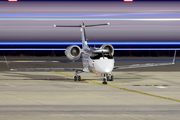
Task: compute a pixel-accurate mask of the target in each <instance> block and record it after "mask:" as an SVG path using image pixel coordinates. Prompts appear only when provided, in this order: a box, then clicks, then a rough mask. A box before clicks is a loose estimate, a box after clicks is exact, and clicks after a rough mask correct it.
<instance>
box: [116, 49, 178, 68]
mask: <svg viewBox="0 0 180 120" xmlns="http://www.w3.org/2000/svg"><path fill="white" fill-rule="evenodd" d="M175 62H176V50H175V52H174V58H173V61H172V62H171V63H146V64H133V65H124V66H115V67H114V70H117V69H128V68H140V67H153V66H164V65H173V64H175Z"/></svg>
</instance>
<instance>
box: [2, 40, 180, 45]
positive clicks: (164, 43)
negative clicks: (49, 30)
mask: <svg viewBox="0 0 180 120" xmlns="http://www.w3.org/2000/svg"><path fill="white" fill-rule="evenodd" d="M103 44H111V45H180V42H108V41H107V42H88V45H103ZM0 45H39V46H41V45H47V46H49V45H54V46H57V45H82V42H0Z"/></svg>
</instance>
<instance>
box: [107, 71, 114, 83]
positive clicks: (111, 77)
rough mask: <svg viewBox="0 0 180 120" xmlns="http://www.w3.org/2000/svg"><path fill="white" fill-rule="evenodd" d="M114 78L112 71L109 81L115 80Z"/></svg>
mask: <svg viewBox="0 0 180 120" xmlns="http://www.w3.org/2000/svg"><path fill="white" fill-rule="evenodd" d="M113 80H114V75H113V74H112V73H111V74H109V75H108V79H107V81H113Z"/></svg>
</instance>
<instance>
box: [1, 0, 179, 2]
mask: <svg viewBox="0 0 180 120" xmlns="http://www.w3.org/2000/svg"><path fill="white" fill-rule="evenodd" d="M0 1H8V0H0ZM18 1H102V2H103V1H110V2H111V1H123V0H18ZM133 1H134V2H135V1H153V2H154V1H180V0H133Z"/></svg>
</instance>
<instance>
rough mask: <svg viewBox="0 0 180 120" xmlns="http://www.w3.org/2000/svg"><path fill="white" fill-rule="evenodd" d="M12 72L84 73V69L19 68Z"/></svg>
mask: <svg viewBox="0 0 180 120" xmlns="http://www.w3.org/2000/svg"><path fill="white" fill-rule="evenodd" d="M10 70H11V71H83V69H82V68H17V69H10Z"/></svg>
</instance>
